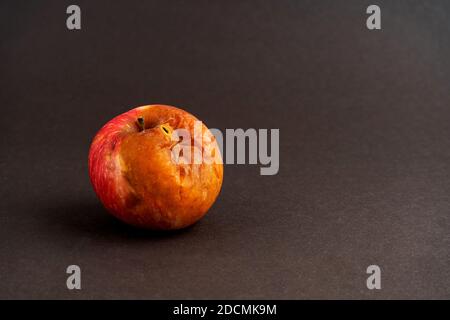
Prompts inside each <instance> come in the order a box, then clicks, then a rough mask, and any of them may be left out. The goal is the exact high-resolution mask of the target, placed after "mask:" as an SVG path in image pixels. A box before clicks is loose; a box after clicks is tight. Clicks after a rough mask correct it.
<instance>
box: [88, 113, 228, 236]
mask: <svg viewBox="0 0 450 320" xmlns="http://www.w3.org/2000/svg"><path fill="white" fill-rule="evenodd" d="M198 123H199V120H198V119H197V118H196V117H194V116H193V115H191V114H190V113H188V112H186V111H184V110H181V109H178V108H175V107H171V106H165V105H148V106H143V107H138V108H135V109H132V110H130V111H128V112H125V113H123V114H121V115H119V116H117V117H115V118H114V119H112V120H111V121H109V122H108V123H106V124H105V125H104V126H103V128H101V129H100V131H99V132H98V133H97V135H96V136H95V138H94V140H93V142H92V144H91V147H90V151H89V176H90V179H91V182H92V185H93V187H94V190H95V193H96V194H97V196H98V197H99V199H100V201H101V202H102V203H103V205H104V206H105V207H106V209H107V210H108V211H109V212H110V213H111V214H113V215H114V216H116V217H117V218H119V219H120V220H122V221H124V222H126V223H128V224H130V225H133V226H137V227H141V228H146V229H155V230H171V229H181V228H184V227H187V226H189V225H191V224H193V223H195V222H196V221H198V220H199V219H200V218H202V217H203V216H204V215H205V214H206V212H207V211H208V210H209V208H210V207H211V206H212V205H213V203H214V201H215V200H216V198H217V196H218V194H219V192H220V188H221V186H222V179H223V164H222V162H221V161H174V158H173V151H174V148H175V149H176V150H181V153H182V152H183V150H186V148H184V149H183V148H179V144H180V143H182V142H183V141H182V140H183V139H182V138H183V136H182V135H177V134H175V132H177V131H179V130H180V129H182V130H185V131H187V133H190V136H191V137H192V138H191V141H184V142H183V143H184V144H186V142H189V143H190V144H189V147H188V148H190V149H189V151H192V152H190V155H192V157H193V156H194V155H195V154H198V153H200V154H201V153H202V152H205V151H206V150H209V151H211V150H212V152H213V154H214V153H215V157H216V158H217V157H219V158H220V160H221V155H220V151H219V149H218V146H217V142H216V140H215V138H214V135H213V134H212V133H211V132H210V131H209V129H208V128H207V127H206V126H205V125H204V124H203V123H201V122H200V125H201V127H200V128H201V129H200V131H201V135H200V142H199V141H195V138H196V139H198V134H197V137H196V136H195V133H194V128H195V126H196V125H198ZM177 147H178V148H177ZM185 153H186V152H185ZM181 157H183V155H181ZM184 157H185V158H186V155H184ZM184 160H186V159H184ZM188 160H189V159H188Z"/></svg>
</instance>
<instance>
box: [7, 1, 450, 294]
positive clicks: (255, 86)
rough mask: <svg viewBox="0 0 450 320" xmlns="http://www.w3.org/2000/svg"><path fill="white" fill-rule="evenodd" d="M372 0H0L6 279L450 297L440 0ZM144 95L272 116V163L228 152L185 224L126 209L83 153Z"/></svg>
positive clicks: (240, 119)
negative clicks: (99, 191)
mask: <svg viewBox="0 0 450 320" xmlns="http://www.w3.org/2000/svg"><path fill="white" fill-rule="evenodd" d="M70 4H77V5H79V6H80V7H81V11H82V29H81V30H79V31H69V30H68V29H67V28H66V18H67V14H66V8H67V6H69V5H70ZM370 4H372V1H365V0H362V1H347V0H346V1H331V0H329V1H325V0H321V1H312V0H311V1H306V0H305V1H299V0H295V1H294V0H293V1H285V0H282V1H246V0H244V1H239V2H237V1H206V0H205V1H203V0H199V1H131V0H127V1H84V0H77V1H76V2H73V1H65V0H64V1H35V2H30V1H3V0H2V1H0V39H1V40H0V61H1V67H0V108H1V116H0V130H1V131H0V170H1V175H0V197H1V198H0V298H3V299H14V298H33V299H44V298H57V299H60V298H64V299H78V298H125V299H131V298H133V299H170V298H178V299H184V298H198V299H207V298H209V299H211V298H215V299H230V298H235V299H240V298H243V299H247V298H253V299H258V298H270V299H305V298H306V299H314V298H329V299H336V298H352V299H379V298H407V299H408V298H447V299H448V298H450V289H449V287H450V249H449V248H450V236H449V232H450V216H449V215H450V213H449V212H450V194H449V191H450V109H449V103H450V90H449V89H450V85H449V84H450V63H449V57H450V5H449V4H450V2H448V1H437V0H431V1H418V0H417V1H415V0H414V1H413V0H409V1H406V0H405V1H400V0H398V1H386V0H379V1H377V2H376V4H378V5H379V6H380V7H381V11H382V29H381V30H379V31H369V30H368V29H367V28H366V19H367V17H368V15H367V14H366V8H367V7H368V6H369V5H370ZM151 103H164V104H171V105H175V106H178V107H182V108H184V109H186V110H188V111H189V112H191V113H193V114H194V115H196V116H197V117H199V118H200V119H202V120H203V121H204V122H205V123H206V124H207V125H208V126H209V127H213V128H219V129H225V128H244V129H247V128H267V129H270V128H279V129H280V171H279V174H278V175H275V176H261V175H260V174H259V167H258V166H255V165H239V166H238V165H227V166H226V167H225V177H224V185H223V188H222V191H221V194H220V196H219V198H218V200H217V202H216V203H215V205H214V207H213V208H212V209H211V210H210V212H209V213H208V215H207V216H206V217H205V218H204V219H203V220H202V221H200V222H199V223H198V224H196V225H194V226H193V227H191V228H189V229H186V230H184V231H181V232H177V233H172V234H167V235H161V234H155V233H150V232H143V231H139V230H135V229H133V228H130V227H127V226H124V225H123V224H121V223H120V222H118V221H116V220H115V219H114V218H112V217H111V216H109V215H108V214H107V213H106V212H105V210H104V209H103V208H102V206H101V204H100V203H99V201H98V200H97V198H96V196H95V194H94V192H93V190H92V188H91V185H90V182H89V178H88V174H87V154H88V150H89V145H90V142H91V139H92V137H93V136H94V134H95V133H96V132H97V130H98V129H100V127H101V126H102V125H103V124H104V123H105V122H107V121H108V120H110V119H111V118H112V117H114V116H116V115H118V114H120V113H122V112H125V111H127V110H128V109H130V108H132V107H136V106H139V105H143V104H151ZM71 264H76V265H79V266H80V267H81V270H82V276H81V278H82V290H80V291H69V290H67V288H66V278H67V276H68V275H67V274H66V273H65V271H66V268H67V266H68V265H71ZM371 264H376V265H379V266H380V268H381V271H382V289H381V290H372V291H371V290H368V289H367V287H366V278H367V277H368V275H367V274H366V268H367V266H369V265H371Z"/></svg>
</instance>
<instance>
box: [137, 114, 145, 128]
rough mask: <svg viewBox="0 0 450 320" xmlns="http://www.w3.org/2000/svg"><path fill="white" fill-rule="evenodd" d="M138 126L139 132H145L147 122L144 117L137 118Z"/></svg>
mask: <svg viewBox="0 0 450 320" xmlns="http://www.w3.org/2000/svg"><path fill="white" fill-rule="evenodd" d="M137 126H138V128H139V131H144V129H145V120H144V117H139V118H137Z"/></svg>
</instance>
